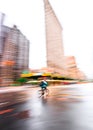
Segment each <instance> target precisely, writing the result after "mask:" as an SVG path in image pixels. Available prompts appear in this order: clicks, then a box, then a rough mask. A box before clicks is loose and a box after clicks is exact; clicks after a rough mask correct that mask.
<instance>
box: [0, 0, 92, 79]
mask: <svg viewBox="0 0 93 130" xmlns="http://www.w3.org/2000/svg"><path fill="white" fill-rule="evenodd" d="M49 1H50V3H51V5H52V8H53V9H54V11H55V14H56V15H57V17H58V19H59V21H60V23H61V25H62V27H63V43H64V50H65V55H74V56H75V57H76V62H77V65H78V68H80V70H82V71H84V72H85V73H86V74H87V75H88V76H89V77H93V0H49ZM0 12H3V13H5V14H6V16H7V17H6V22H5V24H7V25H9V26H11V25H13V24H16V25H17V26H18V28H19V29H20V30H21V31H22V32H23V33H24V35H26V37H27V38H28V39H29V40H30V43H31V44H30V65H29V66H30V68H41V67H44V66H46V50H45V46H46V45H45V41H46V40H45V19H44V3H43V0H0Z"/></svg>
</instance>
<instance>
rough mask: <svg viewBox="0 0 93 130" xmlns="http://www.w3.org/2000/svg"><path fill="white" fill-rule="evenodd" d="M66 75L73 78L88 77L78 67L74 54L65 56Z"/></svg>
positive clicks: (82, 78)
mask: <svg viewBox="0 0 93 130" xmlns="http://www.w3.org/2000/svg"><path fill="white" fill-rule="evenodd" d="M65 64H66V76H67V77H69V78H73V79H81V80H84V79H86V75H85V74H84V73H83V72H82V71H80V70H79V68H78V67H77V63H76V59H75V57H74V56H65Z"/></svg>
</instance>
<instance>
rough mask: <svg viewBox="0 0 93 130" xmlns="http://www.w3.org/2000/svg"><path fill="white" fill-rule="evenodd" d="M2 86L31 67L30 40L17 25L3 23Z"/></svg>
mask: <svg viewBox="0 0 93 130" xmlns="http://www.w3.org/2000/svg"><path fill="white" fill-rule="evenodd" d="M0 30H1V36H0V39H1V42H0V45H1V48H2V49H1V53H0V57H1V58H0V63H1V66H0V68H1V74H0V77H1V78H0V79H1V80H2V82H1V86H6V85H9V84H11V83H12V82H13V80H16V79H17V78H19V76H20V73H21V72H22V71H23V70H27V69H28V68H29V40H28V39H27V38H26V37H25V36H24V35H23V34H22V32H21V31H20V30H19V29H18V28H17V26H15V25H14V26H13V27H7V26H5V25H3V24H2V25H1V29H0Z"/></svg>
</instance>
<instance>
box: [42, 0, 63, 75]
mask: <svg viewBox="0 0 93 130" xmlns="http://www.w3.org/2000/svg"><path fill="white" fill-rule="evenodd" d="M44 8H45V26H46V52H47V67H50V68H54V70H55V71H56V72H59V73H62V74H63V73H64V47H63V37H62V30H63V29H62V27H61V25H60V23H59V21H58V19H57V17H56V14H55V13H54V10H53V9H52V7H51V5H50V3H49V1H48V0H44Z"/></svg>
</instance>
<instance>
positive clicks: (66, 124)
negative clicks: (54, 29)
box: [0, 83, 93, 130]
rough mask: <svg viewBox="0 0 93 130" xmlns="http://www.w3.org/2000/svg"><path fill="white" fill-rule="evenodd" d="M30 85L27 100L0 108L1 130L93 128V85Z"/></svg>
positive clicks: (74, 129) (81, 129)
mask: <svg viewBox="0 0 93 130" xmlns="http://www.w3.org/2000/svg"><path fill="white" fill-rule="evenodd" d="M38 89H39V88H27V89H26V94H27V97H28V98H27V99H26V101H24V102H20V103H19V104H16V105H11V106H6V107H4V108H1V109H0V130H21V129H22V130H93V84H92V83H90V84H77V85H76V84H73V85H65V86H51V87H49V91H50V93H49V96H48V97H45V98H39V95H38Z"/></svg>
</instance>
